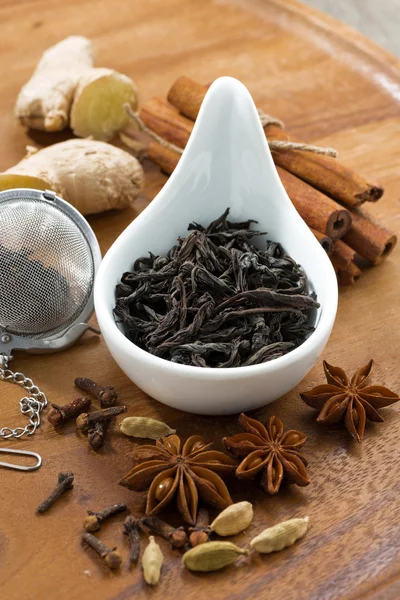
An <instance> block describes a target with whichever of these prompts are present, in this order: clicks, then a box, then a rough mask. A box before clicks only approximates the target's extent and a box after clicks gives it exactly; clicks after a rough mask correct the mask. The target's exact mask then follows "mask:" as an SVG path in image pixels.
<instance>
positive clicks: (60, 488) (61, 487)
mask: <svg viewBox="0 0 400 600" xmlns="http://www.w3.org/2000/svg"><path fill="white" fill-rule="evenodd" d="M73 482H74V474H73V473H70V472H67V473H59V474H58V483H57V486H56V488H55V489H54V490H53V491H52V492H51V494H50V496H48V497H47V498H45V499H44V500H43V502H41V503H40V504H39V506H38V507H37V509H36V510H37V512H38V513H44V512H45V511H46V510H47V509H48V508H50V506H51V505H52V504H54V502H55V501H56V500H57V499H58V498H59V497H60V496H62V494H63V493H64V492H65V491H67V490H69V489H71V488H72V487H73Z"/></svg>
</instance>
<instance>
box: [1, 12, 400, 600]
mask: <svg viewBox="0 0 400 600" xmlns="http://www.w3.org/2000/svg"><path fill="white" fill-rule="evenodd" d="M0 22H1V24H2V27H1V37H0V48H1V54H0V73H1V79H0V132H1V138H0V139H1V144H0V169H5V168H6V167H9V166H11V165H12V164H13V163H14V162H16V161H18V160H19V159H20V158H21V157H22V155H23V153H24V147H25V145H26V144H27V143H28V144H32V143H35V142H36V143H38V144H47V143H50V142H53V141H55V140H56V139H62V138H63V136H62V135H61V136H59V137H58V138H57V136H52V137H49V136H47V135H44V134H37V133H36V134H33V133H27V132H25V131H24V130H23V129H22V128H21V127H20V126H19V124H18V123H17V122H16V121H15V120H14V118H13V114H12V111H13V105H14V101H15V98H16V95H17V92H18V90H19V88H20V86H21V85H22V84H23V83H24V82H25V81H26V80H27V79H28V78H29V76H30V74H31V72H32V70H33V68H34V65H35V63H36V61H37V60H38V58H39V57H40V55H41V53H42V51H43V50H44V49H45V48H47V47H48V46H50V45H51V44H53V43H55V42H57V41H58V40H60V39H61V38H63V37H64V36H66V35H69V34H83V35H86V36H88V37H89V38H91V39H92V40H93V41H94V44H95V47H96V50H97V57H98V65H101V66H109V67H114V68H116V69H118V70H120V71H122V72H124V73H126V74H127V75H129V76H131V77H133V78H134V79H135V80H136V82H137V84H138V86H139V89H140V91H141V94H142V98H143V99H146V98H148V97H150V96H152V95H155V94H158V95H165V94H166V92H167V90H168V88H169V86H170V84H171V83H172V82H173V81H174V80H175V78H177V77H178V76H179V75H181V74H186V75H188V76H191V77H193V78H194V79H197V80H199V81H204V82H208V81H211V80H212V79H214V78H215V77H217V76H219V75H232V76H235V77H237V78H239V79H241V80H242V81H243V82H244V83H245V84H246V85H247V86H248V88H249V90H250V91H251V93H252V94H253V97H254V99H255V101H256V103H257V104H258V105H259V106H260V107H262V108H264V110H266V111H267V112H270V113H272V114H274V115H276V116H278V117H280V118H281V119H283V120H285V121H286V123H287V125H288V126H289V127H290V129H291V130H292V131H293V132H294V133H295V134H297V135H299V136H302V137H304V138H306V139H309V140H313V141H315V142H318V143H320V144H322V145H329V146H333V147H335V148H337V150H338V151H339V153H340V157H341V160H342V161H344V162H346V163H347V164H348V165H350V166H352V167H354V168H356V169H358V170H360V171H362V172H364V173H366V174H368V175H369V176H370V177H371V178H376V179H378V180H380V181H381V182H382V183H383V185H384V187H385V189H386V192H385V196H384V197H383V199H382V200H381V201H380V202H378V203H377V204H376V205H375V206H373V207H371V212H373V213H374V214H375V215H377V216H378V217H379V218H380V219H381V220H382V221H383V222H385V223H387V224H388V225H390V227H391V228H392V229H394V230H397V233H399V230H400V226H399V225H400V222H399V215H400V211H399V194H398V179H399V172H400V68H399V67H400V65H399V63H398V61H397V59H395V58H394V57H393V56H391V55H390V54H388V53H387V52H386V51H384V50H381V49H379V48H378V47H376V46H375V45H374V44H372V43H371V42H369V41H368V40H366V39H365V38H363V37H362V36H361V35H360V34H357V33H355V32H351V31H350V30H348V29H347V28H346V27H345V26H343V25H341V24H339V23H338V22H336V21H333V20H331V19H330V18H328V17H325V16H323V15H322V14H319V13H317V12H314V11H313V10H312V9H309V8H306V7H305V6H304V5H300V4H297V3H296V2H295V1H294V0H270V1H267V0H252V1H251V2H248V1H246V0H226V1H225V0H224V1H218V2H213V1H212V0H203V1H202V2H187V1H185V0H170V1H168V2H163V1H161V0H147V1H146V2H139V1H138V0H137V1H136V2H128V1H125V2H118V3H116V2H112V1H111V0H69V1H68V2H65V1H60V0H30V1H29V2H28V1H24V2H9V1H8V0H1V1H0ZM146 171H147V175H148V177H147V185H146V189H145V191H144V193H143V194H142V196H141V198H140V199H139V200H138V201H137V203H136V204H135V206H134V207H133V208H132V209H128V210H125V211H122V212H119V213H117V212H115V213H109V214H104V215H100V216H96V217H94V218H91V219H90V222H91V224H92V226H93V228H94V230H95V232H96V234H97V236H98V238H99V242H100V245H101V249H102V251H103V252H105V251H106V250H107V248H108V247H109V246H110V244H111V243H112V242H113V241H114V239H115V238H116V237H117V236H118V235H119V233H120V232H122V231H123V229H124V228H125V227H126V226H127V224H128V223H130V222H131V220H132V219H133V218H134V217H135V216H136V215H137V214H138V213H139V212H140V211H141V210H142V209H143V208H144V207H145V206H146V205H147V204H148V202H149V201H150V200H151V199H152V198H153V197H154V195H155V194H156V193H157V192H158V190H159V189H160V187H161V186H162V185H163V184H164V182H165V177H164V176H163V175H161V174H160V173H159V172H158V170H157V169H156V168H155V167H153V166H151V165H146ZM0 236H1V230H0ZM399 263H400V261H399V248H397V249H396V250H395V252H393V254H392V255H391V256H390V258H389V259H388V260H387V261H386V262H385V263H384V264H383V265H381V266H379V267H377V268H375V269H371V270H369V271H367V272H365V274H364V275H363V277H362V278H361V279H360V281H359V282H358V283H357V284H356V285H355V286H354V287H352V288H348V289H344V290H341V293H340V302H339V311H338V316H337V321H336V324H335V327H334V330H333V333H332V337H331V339H330V341H329V343H328V346H327V348H326V350H325V352H324V358H325V359H327V360H328V361H329V362H331V363H333V364H339V365H340V366H343V367H344V368H345V369H346V370H348V371H349V372H352V371H354V370H355V369H356V368H357V367H358V366H359V365H361V364H364V363H365V362H367V360H368V359H369V358H371V357H372V358H374V360H375V368H374V372H373V375H374V380H375V381H376V382H377V383H382V384H385V385H387V386H388V387H390V388H391V389H393V390H395V391H397V392H399V391H400V376H399V351H400V334H399V326H398V324H399V300H398V298H399V293H400V267H399ZM12 366H13V368H15V369H17V370H20V371H23V372H24V373H26V374H28V375H29V376H30V377H32V378H33V379H34V381H35V382H37V383H38V385H39V386H40V387H41V388H43V390H45V391H46V393H47V394H48V396H49V399H50V400H51V401H52V402H56V403H59V404H62V403H65V402H68V401H69V400H71V399H72V398H73V397H74V396H75V395H76V391H75V390H74V387H73V380H74V378H75V377H76V376H84V375H86V376H90V377H92V378H93V379H96V380H99V381H100V382H102V383H104V384H108V385H115V386H116V388H117V390H118V392H119V394H120V400H121V401H122V402H124V403H126V404H127V405H128V406H129V414H132V415H133V414H137V415H149V416H150V415H151V416H153V417H157V418H160V419H162V420H164V421H166V422H168V423H169V424H170V425H171V426H172V427H175V428H177V429H178V433H179V434H180V435H181V436H182V437H186V436H187V435H189V434H193V433H200V434H201V433H203V434H205V435H206V436H207V437H209V438H215V439H216V440H220V438H221V437H222V435H226V434H232V433H234V432H235V431H236V418H235V417H225V418H221V419H216V418H207V417H196V416H194V415H188V414H184V413H180V412H178V411H176V410H173V409H170V408H167V407H165V406H163V405H161V404H159V403H158V402H156V401H154V400H152V399H151V398H149V397H147V396H146V395H145V394H144V393H142V392H141V391H140V390H139V389H137V388H136V386H135V385H134V384H133V383H131V382H130V381H129V380H128V379H127V378H126V377H125V375H124V374H123V373H122V372H121V371H120V370H119V368H118V367H117V366H116V364H115V363H114V362H113V360H112V359H111V357H110V355H109V353H108V351H107V348H106V347H105V345H104V342H103V341H102V339H99V338H97V337H95V336H93V335H90V334H88V335H86V336H85V337H84V338H82V339H81V341H80V342H79V343H78V344H77V345H76V346H74V347H73V348H71V349H69V350H68V351H65V352H63V353H61V354H55V355H51V356H50V355H49V356H24V355H22V354H17V355H16V356H15V360H14V362H13V363H12ZM322 381H323V377H322V369H321V360H319V361H318V363H317V364H316V366H315V367H314V368H313V369H312V371H311V372H310V373H309V375H308V376H307V377H306V379H305V380H304V381H303V382H302V384H301V386H299V388H302V389H309V388H310V387H311V386H313V385H315V384H317V383H322ZM298 391H299V390H298V389H295V390H293V391H292V392H291V393H289V394H287V396H286V397H285V398H283V399H282V400H280V401H278V402H276V403H275V404H273V405H270V406H267V407H266V408H265V409H263V410H259V411H257V412H256V413H255V415H256V417H258V418H260V419H262V420H266V419H267V418H268V416H270V415H272V414H276V415H278V416H279V417H280V418H282V419H283V421H284V423H285V425H286V427H288V428H293V427H294V428H298V429H302V430H304V431H305V432H306V433H307V435H308V441H307V444H306V446H305V449H304V451H305V454H306V455H307V457H308V459H309V463H310V466H309V472H310V476H311V478H312V483H311V485H310V486H308V487H307V488H303V489H300V488H295V487H292V488H289V489H285V490H284V491H283V492H282V493H281V494H279V495H278V496H275V497H267V496H265V495H263V494H262V493H261V492H259V491H258V488H257V487H256V486H254V487H251V486H250V487H246V488H245V490H244V491H243V489H242V488H240V487H236V488H234V494H233V495H234V498H235V499H245V498H247V499H251V500H253V501H254V503H255V515H256V516H255V519H254V522H253V523H252V525H251V526H250V527H249V530H248V533H247V536H246V537H245V536H244V535H239V536H237V539H236V540H235V541H236V542H237V543H238V544H240V545H244V544H245V543H246V541H247V540H248V539H249V538H250V537H251V536H253V535H254V534H256V533H258V532H260V531H261V530H262V529H263V528H264V527H266V526H267V525H270V524H274V523H276V522H278V521H280V520H283V519H286V518H291V517H294V516H305V515H307V514H308V515H310V517H311V529H310V531H309V533H308V534H307V536H306V537H305V538H304V539H303V540H302V541H301V542H300V543H298V544H296V545H295V546H293V547H292V548H289V549H287V550H284V551H282V552H280V553H276V554H274V555H270V556H265V557H264V558H259V559H254V560H253V561H251V562H250V563H245V564H244V565H243V566H241V567H240V568H235V567H230V568H228V569H226V570H225V571H223V572H219V573H216V574H213V575H209V576H201V575H195V574H192V573H190V572H187V571H185V570H183V569H182V567H181V564H180V556H179V553H178V552H177V551H172V550H170V549H169V548H168V546H167V544H166V543H161V545H162V548H163V551H164V553H165V565H164V568H163V578H162V582H161V584H160V586H159V588H158V589H156V590H155V589H149V588H146V586H145V585H144V583H143V580H142V574H141V571H140V568H139V567H138V568H136V569H132V570H131V571H129V570H128V568H127V566H126V559H125V563H124V566H123V567H122V569H121V571H120V572H119V573H111V572H109V571H108V570H107V569H106V568H105V567H104V566H103V565H102V564H101V561H100V560H98V559H97V557H95V556H93V554H92V553H91V552H90V551H88V550H85V549H83V548H81V546H80V541H79V539H80V533H81V523H82V519H83V517H84V515H85V512H86V509H88V508H92V509H96V508H100V507H103V506H105V505H108V504H110V503H114V502H121V501H126V502H127V503H128V505H129V507H130V509H131V510H132V511H133V512H134V513H135V514H137V515H139V514H140V513H141V511H142V510H143V506H144V496H143V495H142V494H134V493H133V492H129V491H128V490H126V489H124V488H121V487H120V486H118V485H117V482H118V480H119V478H120V477H121V476H122V475H124V474H125V472H127V471H128V469H129V468H130V459H129V456H128V454H129V451H130V449H131V448H132V447H133V442H132V441H131V440H129V439H127V438H123V437H122V436H121V435H120V434H119V433H118V432H117V431H116V430H115V431H114V432H112V433H111V435H110V436H109V440H108V442H107V444H106V446H105V448H104V449H103V450H102V451H101V452H99V453H98V454H95V453H93V452H91V451H89V450H88V448H87V445H86V443H85V441H84V440H82V439H80V438H78V437H77V435H76V433H75V429H74V426H73V425H71V426H68V427H66V428H65V430H63V431H62V432H61V433H56V432H55V431H54V430H53V429H52V427H51V426H50V425H49V424H48V423H47V422H46V421H44V422H43V425H42V427H40V429H39V430H38V431H37V433H36V434H35V435H34V436H33V437H32V438H29V439H24V440H20V441H16V440H15V441H13V442H2V443H1V447H6V446H8V447H13V448H23V449H31V450H35V451H37V452H40V453H41V454H42V455H43V466H42V468H41V469H40V470H38V471H36V472H35V473H21V472H16V471H10V470H6V469H3V470H2V471H1V480H0V481H1V483H0V499H1V504H0V592H1V597H2V598H4V599H6V600H25V599H36V598H37V599H40V600H46V599H53V598H57V600H77V599H81V598H84V599H85V598H88V599H91V600H92V599H93V600H105V599H108V600H110V599H113V600H127V599H128V598H133V597H136V598H162V597H166V598H173V597H180V598H185V599H188V600H189V599H199V598H205V597H206V596H207V597H208V598H210V600H222V599H229V600H239V599H246V600H247V599H249V600H250V599H257V598H263V599H264V598H285V600H292V599H293V600H294V599H296V600H305V599H307V600H333V599H339V598H340V599H342V598H343V599H344V598H345V599H346V600H350V599H351V600H354V599H356V598H360V599H361V598H363V599H372V598H374V599H375V598H376V599H378V598H379V600H381V599H398V598H399V597H400V572H399V549H400V531H399V508H400V502H399V497H400V467H399V464H400V462H399V459H400V445H399V443H398V440H399V435H400V418H399V409H400V407H399V406H397V405H395V406H394V407H391V408H387V409H386V410H385V411H384V413H385V422H384V423H382V424H377V425H372V424H368V426H367V430H366V436H365V441H364V443H363V444H362V445H357V444H356V443H355V442H353V441H352V440H351V439H350V438H349V436H348V435H347V434H346V432H345V431H342V430H333V429H332V430H325V429H323V428H321V427H320V426H318V425H317V424H316V423H315V415H314V413H313V411H312V410H311V409H309V408H308V407H306V406H305V405H303V403H302V402H301V400H300V399H299V395H298ZM19 397H20V394H19V388H17V387H16V386H12V385H9V384H6V383H1V384H0V402H1V404H0V406H1V425H9V426H11V427H15V426H17V425H21V423H24V417H23V416H22V415H21V414H20V413H19V407H18V399H19ZM65 470H72V471H73V472H74V473H75V477H76V484H75V487H74V489H73V491H72V492H69V495H68V498H67V497H66V498H64V499H63V500H61V501H60V502H59V503H58V505H57V506H55V507H54V508H53V510H51V511H49V513H48V514H45V515H43V516H37V515H36V514H35V507H36V506H37V504H38V503H39V501H40V500H41V499H42V498H43V497H44V496H45V495H46V494H47V492H48V491H49V490H50V489H51V488H52V486H53V484H54V482H55V480H56V476H57V473H58V472H59V471H65ZM122 520H123V516H121V517H120V518H116V519H115V520H114V521H113V522H110V523H109V524H107V526H106V527H104V530H103V531H102V532H101V536H102V539H104V540H105V541H106V542H108V543H109V544H116V545H118V546H119V547H120V548H121V549H122V551H123V553H124V556H125V557H126V553H127V546H126V541H125V540H124V539H123V537H122V535H121V523H122Z"/></svg>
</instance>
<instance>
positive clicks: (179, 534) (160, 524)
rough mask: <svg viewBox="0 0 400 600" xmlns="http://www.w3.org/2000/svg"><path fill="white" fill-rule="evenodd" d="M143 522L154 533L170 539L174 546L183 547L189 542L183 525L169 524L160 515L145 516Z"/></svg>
mask: <svg viewBox="0 0 400 600" xmlns="http://www.w3.org/2000/svg"><path fill="white" fill-rule="evenodd" d="M141 523H142V525H143V526H144V527H147V528H148V529H150V531H151V532H152V533H155V534H156V535H159V536H160V537H162V538H164V539H165V540H168V542H169V543H170V544H171V546H173V547H174V548H182V547H183V546H184V545H185V544H187V541H188V538H187V533H186V531H185V530H184V529H183V527H177V528H175V527H172V525H168V523H165V521H162V520H161V519H159V518H158V517H144V518H143V519H142V520H141Z"/></svg>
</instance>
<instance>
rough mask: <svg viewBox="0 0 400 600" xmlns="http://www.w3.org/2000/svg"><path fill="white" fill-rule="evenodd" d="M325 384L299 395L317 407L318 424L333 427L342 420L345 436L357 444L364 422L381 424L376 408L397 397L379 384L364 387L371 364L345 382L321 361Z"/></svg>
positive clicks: (337, 371)
mask: <svg viewBox="0 0 400 600" xmlns="http://www.w3.org/2000/svg"><path fill="white" fill-rule="evenodd" d="M323 364H324V371H325V377H326V380H327V382H328V383H327V384H323V385H317V387H315V388H313V389H312V390H310V391H309V392H303V393H301V394H300V396H301V398H302V399H303V400H304V402H305V403H306V404H308V406H311V407H312V408H318V409H319V410H320V413H319V415H318V418H317V422H318V423H324V424H329V425H331V424H333V423H339V422H340V421H344V424H345V426H346V428H347V429H348V431H349V433H350V434H351V435H352V436H353V438H354V439H356V440H357V441H358V442H361V440H362V439H363V436H364V429H365V423H366V420H367V419H369V420H370V421H377V422H382V421H383V418H382V417H381V415H380V414H379V413H378V409H379V408H383V407H384V406H389V405H390V404H393V403H394V402H397V401H398V400H400V397H399V396H398V395H397V394H395V393H394V392H392V391H390V390H389V389H388V388H386V387H383V386H382V385H369V386H368V385H367V381H366V380H367V377H368V375H369V374H370V372H371V369H372V364H373V361H372V360H370V361H369V363H367V364H366V365H364V366H363V367H360V368H359V369H358V371H356V373H355V374H354V375H353V377H352V378H351V379H349V378H348V377H347V375H346V373H345V372H344V371H343V369H340V368H339V367H333V366H332V365H330V364H328V363H327V362H326V361H325V360H324V363H323Z"/></svg>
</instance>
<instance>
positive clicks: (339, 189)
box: [168, 76, 383, 207]
mask: <svg viewBox="0 0 400 600" xmlns="http://www.w3.org/2000/svg"><path fill="white" fill-rule="evenodd" d="M206 91H207V87H206V86H204V85H201V84H199V83H197V82H196V81H193V80H192V79H190V78H189V77H184V76H183V77H179V79H177V80H176V81H175V83H174V84H173V85H172V87H171V89H170V90H169V92H168V100H169V102H170V103H171V104H173V105H174V106H175V107H176V108H177V109H178V110H179V111H180V112H181V113H182V114H183V115H185V116H186V117H189V118H190V119H193V120H195V119H196V117H197V115H198V112H199V110H200V106H201V103H202V101H203V99H204V96H205V94H206ZM264 131H265V134H266V136H267V138H268V140H285V141H292V142H300V140H298V139H297V138H295V137H293V136H291V135H289V134H288V133H287V132H286V131H285V130H284V129H282V128H281V127H278V126H277V125H266V126H265V127H264ZM273 158H274V161H275V163H276V164H278V165H280V166H281V167H284V168H285V169H286V170H288V171H290V172H291V173H293V174H294V175H297V176H298V177H300V178H301V179H303V180H304V181H307V182H308V183H309V184H311V185H312V186H314V187H316V188H317V189H319V190H320V191H322V192H324V193H326V194H327V195H328V196H332V197H333V198H336V199H337V200H340V201H341V202H343V203H344V204H346V205H347V206H350V207H356V206H359V205H360V204H362V203H363V202H366V201H370V202H375V201H376V200H379V198H380V197H381V196H382V194H383V188H382V187H381V186H380V185H379V184H377V183H370V182H368V181H367V180H366V179H364V177H362V176H361V175H359V174H358V173H356V172H355V171H353V170H352V169H349V168H347V167H345V166H344V165H342V164H341V163H340V162H339V161H338V160H337V159H334V158H331V157H329V156H324V155H321V154H313V153H312V152H304V151H301V150H287V149H281V150H274V151H273Z"/></svg>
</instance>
